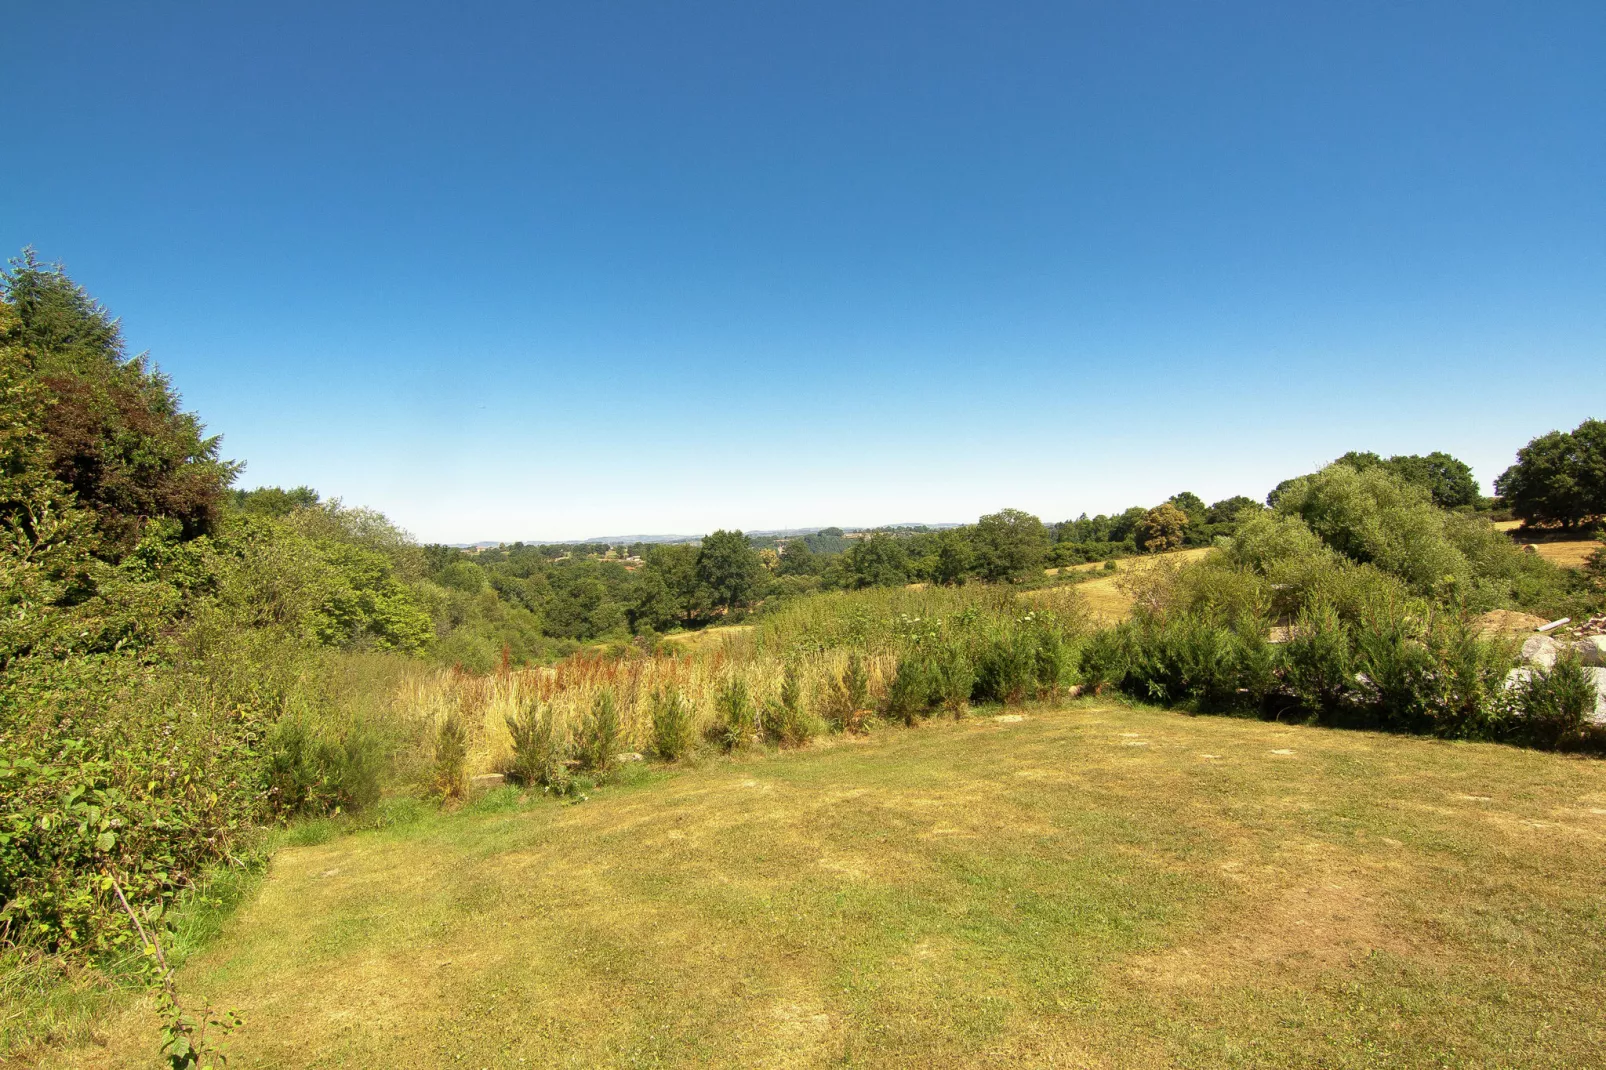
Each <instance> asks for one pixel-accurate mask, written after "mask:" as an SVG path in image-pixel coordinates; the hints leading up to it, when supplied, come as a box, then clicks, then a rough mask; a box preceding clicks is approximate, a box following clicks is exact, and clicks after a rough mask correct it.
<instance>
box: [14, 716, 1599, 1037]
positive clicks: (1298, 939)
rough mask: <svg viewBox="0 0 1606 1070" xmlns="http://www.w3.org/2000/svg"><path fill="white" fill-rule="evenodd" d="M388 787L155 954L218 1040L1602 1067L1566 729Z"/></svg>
mask: <svg viewBox="0 0 1606 1070" xmlns="http://www.w3.org/2000/svg"><path fill="white" fill-rule="evenodd" d="M407 813H408V814H410V815H411V819H410V820H409V819H407V817H406V815H403V817H402V818H401V819H400V820H395V823H393V824H392V825H391V826H390V827H386V828H381V829H378V830H374V831H366V832H360V833H357V834H354V835H347V836H340V837H336V838H331V839H328V840H327V842H318V840H319V839H320V836H319V835H318V831H319V827H318V826H313V827H310V828H309V829H307V830H305V831H303V833H302V834H301V838H302V840H303V841H304V842H303V843H302V844H301V845H299V846H290V847H286V848H285V849H282V850H280V851H279V852H278V853H277V854H275V856H274V858H273V861H272V864H271V867H270V868H269V870H268V874H267V877H266V879H265V880H264V881H263V882H262V884H261V887H260V891H259V892H258V894H256V895H255V896H254V898H252V899H251V900H250V901H249V902H248V903H247V904H246V905H245V906H243V907H242V908H241V909H240V910H239V912H238V913H237V914H236V915H234V916H233V917H232V919H230V920H229V921H228V922H227V923H226V924H225V926H224V929H223V932H222V935H221V937H220V938H218V939H217V940H216V941H215V942H214V943H213V944H212V945H211V946H210V947H208V948H207V949H206V950H204V951H203V952H202V953H200V954H199V955H197V956H196V957H194V958H193V959H191V960H190V961H189V963H188V964H187V965H186V966H185V967H184V968H183V970H182V971H181V975H180V981H181V984H182V986H183V988H184V990H185V991H187V992H189V993H191V994H192V995H193V996H194V997H197V998H200V997H204V998H205V999H207V1000H209V1001H210V1002H211V1003H212V1004H213V1005H215V1006H217V1007H232V1008H237V1009H238V1010H239V1012H240V1013H241V1015H242V1016H243V1018H244V1022H245V1024H244V1025H243V1026H241V1027H240V1028H239V1029H238V1031H237V1032H236V1033H235V1034H234V1036H233V1037H232V1039H231V1055H230V1062H229V1065H230V1066H231V1067H302V1066H309V1067H310V1066H346V1067H389V1066H403V1065H405V1066H455V1065H462V1066H475V1067H492V1066H495V1067H516V1066H572V1067H600V1066H620V1067H626V1066H666V1067H670V1066H683V1067H694V1066H730V1067H749V1066H775V1067H779V1066H796V1067H804V1066H911V1065H921V1066H955V1067H957V1066H1007V1065H1039V1066H1088V1067H1147V1066H1187V1067H1230V1066H1288V1067H1308V1066H1323V1067H1439V1066H1482V1067H1496V1066H1509V1067H1569V1068H1571V1067H1586V1066H1592V1065H1593V1066H1598V1065H1601V1063H1600V1059H1601V1049H1600V1046H1599V1042H1600V1037H1601V1036H1602V1035H1606V1000H1602V999H1601V998H1600V992H1599V984H1600V978H1601V977H1602V976H1603V975H1606V944H1603V943H1602V940H1601V935H1602V931H1603V927H1606V881H1603V877H1602V873H1601V868H1600V864H1599V860H1600V857H1601V852H1602V850H1603V848H1606V768H1603V767H1602V766H1601V764H1600V762H1599V761H1597V760H1593V759H1584V758H1578V757H1570V756H1563V755H1555V754H1541V753H1536V752H1532V751H1524V750H1518V749H1514V748H1510V747H1504V746H1498V745H1488V744H1472V743H1450V742H1441V741H1434V740H1423V739H1415V738H1407V737H1399V736H1389V735H1379V734H1372V733H1359V732H1342V731H1333V730H1327V729H1321V728H1311V727H1293V726H1285V725H1280V724H1273V723H1263V722H1259V721H1253V720H1243V719H1228V718H1199V717H1190V716H1185V715H1182V714H1178V713H1174V712H1167V711H1162V710H1157V709H1152V708H1147V707H1141V706H1131V705H1126V704H1123V703H1115V702H1108V701H1103V700H1090V701H1084V702H1080V703H1073V704H1071V705H1069V706H1064V707H1049V706H1029V707H1026V708H1025V709H1023V710H1022V711H1020V712H1019V713H1011V714H1008V715H1006V716H1002V717H998V716H976V717H972V718H968V719H965V720H961V721H959V722H951V721H933V722H931V723H929V724H928V725H926V726H925V727H923V728H921V729H919V730H916V731H887V732H884V733H878V734H875V735H872V736H870V737H868V738H865V739H861V740H852V741H847V740H844V741H840V742H837V743H834V744H831V745H827V746H822V747H817V748H813V749H810V750H807V751H802V752H783V753H780V754H775V753H769V754H763V753H759V754H755V755H752V756H749V757H741V758H737V759H735V760H727V759H716V760H710V761H707V762H704V763H702V764H700V765H697V766H696V767H694V768H686V769H682V770H677V771H674V772H667V773H665V772H645V771H643V772H642V773H641V774H640V775H638V776H636V777H634V778H628V779H627V780H626V781H625V782H624V783H622V784H620V785H617V786H613V787H608V788H605V789H602V790H600V791H598V792H597V793H595V794H594V795H593V796H592V797H591V798H590V799H588V800H587V801H584V802H576V803H572V804H567V805H565V804H560V803H557V802H555V801H552V800H550V799H544V798H539V797H538V798H535V799H525V798H521V796H520V795H519V794H518V793H517V792H516V791H514V790H513V789H510V788H509V789H500V790H496V791H493V792H491V793H489V794H487V795H484V796H481V797H480V798H478V799H476V800H475V801H473V802H470V803H469V804H467V805H465V806H464V807H463V808H462V809H460V810H458V811H457V812H452V813H436V812H433V811H428V812H426V811H423V810H417V809H415V810H412V811H408V812H407ZM155 1028H156V1021H155V1019H154V1018H153V1016H152V1015H151V1012H150V1008H149V1005H148V1003H140V1004H135V1005H132V1006H130V1007H129V1008H128V1009H126V1010H125V1011H124V1012H123V1013H122V1014H121V1015H120V1016H119V1017H117V1018H115V1019H113V1020H111V1021H110V1022H109V1023H108V1024H107V1025H105V1026H104V1028H102V1029H101V1031H100V1033H99V1035H98V1036H96V1037H95V1038H94V1039H92V1040H87V1041H84V1042H80V1043H79V1044H77V1045H75V1046H72V1047H70V1048H68V1049H66V1050H63V1051H60V1052H58V1053H57V1054H56V1055H55V1056H53V1057H52V1058H50V1059H49V1060H48V1061H47V1062H46V1063H44V1064H43V1065H48V1066H54V1067H85V1068H87V1067H113V1066H117V1067H142V1066H155V1065H156V1060H155V1058H154V1045H153V1043H152V1037H153V1036H154V1030H155Z"/></svg>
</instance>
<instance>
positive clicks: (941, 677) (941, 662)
mask: <svg viewBox="0 0 1606 1070" xmlns="http://www.w3.org/2000/svg"><path fill="white" fill-rule="evenodd" d="M930 671H931V680H930V685H931V697H932V699H933V700H934V701H935V702H937V703H940V704H941V705H942V708H943V709H945V710H947V711H948V712H949V713H951V714H952V715H953V716H954V718H955V719H958V718H960V717H963V716H964V715H965V710H966V708H967V707H968V706H969V705H970V696H971V694H972V692H974V691H975V689H976V668H975V666H974V665H972V664H971V661H970V654H969V652H967V651H966V650H965V648H964V647H963V646H961V645H960V644H959V643H957V642H947V643H943V644H942V645H941V646H939V647H938V648H937V649H936V650H935V651H934V652H933V654H932V658H931V669H930Z"/></svg>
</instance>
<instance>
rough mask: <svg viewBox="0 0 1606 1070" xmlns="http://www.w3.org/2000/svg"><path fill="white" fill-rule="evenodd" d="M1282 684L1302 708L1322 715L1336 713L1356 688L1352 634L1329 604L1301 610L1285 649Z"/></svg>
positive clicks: (1315, 605)
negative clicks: (1350, 638)
mask: <svg viewBox="0 0 1606 1070" xmlns="http://www.w3.org/2000/svg"><path fill="white" fill-rule="evenodd" d="M1283 682H1284V685H1285V686H1286V688H1287V690H1288V692H1289V694H1290V696H1291V697H1292V698H1293V699H1294V700H1295V701H1296V702H1297V703H1298V704H1299V705H1300V706H1301V707H1303V708H1304V709H1306V710H1309V711H1311V712H1313V713H1316V714H1319V715H1332V714H1333V713H1335V712H1337V711H1338V709H1339V708H1340V706H1341V705H1342V703H1343V701H1344V699H1345V697H1346V696H1347V695H1348V694H1349V692H1350V689H1351V687H1352V686H1353V685H1354V682H1355V669H1354V666H1353V664H1352V660H1351V657H1350V641H1349V632H1348V629H1347V627H1346V626H1345V624H1344V622H1343V621H1342V620H1340V619H1339V616H1338V613H1337V612H1336V611H1335V610H1334V609H1333V607H1332V606H1331V605H1330V604H1328V603H1327V602H1325V601H1318V602H1316V603H1315V604H1313V605H1311V606H1307V607H1306V608H1305V609H1303V610H1301V612H1300V615H1299V618H1298V620H1297V621H1296V622H1295V624H1294V629H1293V634H1292V635H1291V637H1290V638H1289V640H1288V643H1287V644H1286V645H1285V646H1284V647H1283Z"/></svg>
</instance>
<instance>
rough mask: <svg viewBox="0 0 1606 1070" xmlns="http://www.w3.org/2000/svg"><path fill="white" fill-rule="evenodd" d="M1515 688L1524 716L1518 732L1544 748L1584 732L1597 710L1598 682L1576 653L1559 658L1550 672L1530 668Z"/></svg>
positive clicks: (1518, 703) (1519, 707) (1525, 738)
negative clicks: (1591, 716) (1596, 684)
mask: <svg viewBox="0 0 1606 1070" xmlns="http://www.w3.org/2000/svg"><path fill="white" fill-rule="evenodd" d="M1515 690H1516V699H1517V706H1518V709H1519V711H1520V712H1521V715H1522V719H1521V723H1520V725H1519V726H1518V727H1517V734H1518V735H1519V736H1520V737H1521V738H1523V739H1524V740H1525V741H1527V742H1529V743H1533V744H1535V745H1537V746H1541V747H1555V746H1558V745H1562V744H1565V743H1567V742H1569V741H1571V740H1573V739H1575V738H1576V737H1578V736H1579V735H1581V733H1582V730H1583V728H1584V725H1585V723H1586V719H1587V718H1588V716H1589V714H1590V713H1592V712H1593V711H1594V709H1595V682H1594V680H1593V679H1591V677H1590V674H1589V673H1588V672H1587V671H1585V669H1584V666H1583V664H1582V663H1581V662H1580V661H1579V660H1578V658H1577V656H1576V655H1573V654H1567V655H1565V656H1563V657H1561V658H1558V659H1556V664H1555V665H1553V666H1551V668H1550V670H1549V671H1548V672H1544V671H1540V670H1537V669H1528V670H1526V671H1525V672H1524V675H1523V678H1522V679H1521V681H1520V682H1519V683H1518V685H1517V687H1516V689H1515Z"/></svg>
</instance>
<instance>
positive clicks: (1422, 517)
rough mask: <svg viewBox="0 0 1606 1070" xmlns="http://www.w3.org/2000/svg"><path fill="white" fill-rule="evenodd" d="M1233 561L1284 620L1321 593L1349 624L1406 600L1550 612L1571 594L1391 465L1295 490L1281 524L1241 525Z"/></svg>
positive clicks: (1304, 483)
mask: <svg viewBox="0 0 1606 1070" xmlns="http://www.w3.org/2000/svg"><path fill="white" fill-rule="evenodd" d="M1226 560H1228V561H1230V562H1231V563H1233V564H1236V565H1239V566H1242V567H1244V568H1245V569H1247V570H1249V571H1250V572H1253V573H1255V574H1258V575H1261V576H1264V577H1265V578H1266V579H1267V580H1268V581H1269V582H1270V584H1271V585H1272V587H1273V588H1275V589H1276V593H1275V597H1274V602H1275V606H1276V608H1277V610H1278V611H1279V612H1293V611H1295V610H1297V609H1298V607H1299V605H1302V604H1303V603H1304V602H1307V601H1309V600H1310V599H1311V597H1313V596H1314V595H1315V594H1316V593H1318V592H1319V593H1321V594H1322V595H1323V596H1324V597H1325V598H1326V599H1327V600H1328V601H1329V602H1331V603H1332V604H1333V605H1334V607H1335V608H1337V609H1338V610H1339V612H1340V615H1342V616H1344V617H1345V618H1346V619H1353V618H1354V617H1355V616H1356V615H1357V614H1358V613H1359V611H1360V609H1361V608H1362V607H1363V606H1364V605H1365V604H1366V603H1367V602H1369V601H1376V600H1379V599H1383V600H1389V599H1395V600H1397V599H1399V598H1400V597H1403V596H1404V595H1405V594H1407V593H1409V594H1414V595H1416V596H1418V597H1423V598H1429V599H1432V600H1435V601H1437V602H1439V603H1441V604H1454V605H1457V606H1460V607H1462V608H1465V609H1469V610H1476V611H1482V610H1487V609H1494V608H1501V607H1508V606H1517V607H1522V608H1531V609H1534V610H1536V611H1541V612H1543V611H1547V610H1549V609H1552V608H1556V607H1557V606H1559V605H1561V604H1563V603H1564V602H1565V600H1566V599H1567V598H1568V597H1569V591H1570V589H1571V581H1570V580H1569V579H1568V577H1567V576H1566V575H1565V574H1564V573H1563V572H1562V571H1561V570H1559V569H1557V568H1556V567H1555V566H1554V565H1551V564H1549V563H1548V562H1545V561H1543V560H1542V559H1539V558H1536V557H1534V556H1532V555H1525V554H1522V553H1521V552H1520V551H1519V550H1518V549H1517V547H1516V546H1514V545H1513V544H1512V543H1511V541H1510V540H1509V539H1507V538H1506V537H1505V536H1504V535H1502V534H1501V533H1500V532H1498V531H1496V530H1494V529H1493V528H1492V527H1491V526H1490V525H1489V524H1488V523H1487V521H1485V520H1483V519H1482V518H1479V517H1473V516H1465V515H1461V514H1457V513H1451V512H1448V511H1446V510H1443V509H1440V508H1438V507H1437V506H1435V505H1434V504H1433V503H1432V502H1431V500H1429V497H1428V495H1427V493H1426V492H1425V491H1423V490H1422V489H1421V488H1418V487H1416V486H1413V485H1412V484H1409V483H1406V482H1405V481H1404V480H1402V479H1401V478H1399V477H1398V476H1396V475H1394V474H1393V473H1392V472H1391V471H1389V470H1388V469H1387V467H1385V466H1373V467H1371V468H1368V469H1365V470H1364V471H1362V470H1357V469H1356V468H1354V467H1352V466H1350V465H1348V464H1335V465H1333V466H1331V467H1329V468H1326V469H1323V470H1322V471H1321V472H1319V473H1317V474H1315V475H1313V476H1304V477H1301V478H1299V479H1297V480H1293V481H1291V482H1290V483H1289V484H1288V485H1287V486H1286V487H1285V488H1284V492H1283V494H1282V495H1281V497H1280V498H1279V501H1278V505H1277V508H1276V510H1275V513H1274V514H1273V515H1271V516H1263V517H1256V518H1253V519H1251V520H1248V521H1246V522H1244V523H1243V524H1241V525H1240V526H1239V530H1238V532H1237V534H1236V536H1235V537H1234V539H1233V545H1232V547H1231V548H1230V549H1229V550H1228V552H1227V557H1226ZM1356 566H1360V567H1356Z"/></svg>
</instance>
